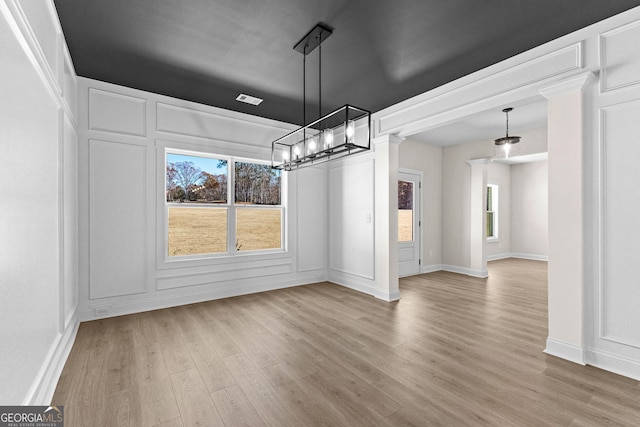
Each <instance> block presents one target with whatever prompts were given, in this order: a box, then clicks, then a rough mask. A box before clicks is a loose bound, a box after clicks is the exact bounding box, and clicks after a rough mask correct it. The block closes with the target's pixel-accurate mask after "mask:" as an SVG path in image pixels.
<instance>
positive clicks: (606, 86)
mask: <svg viewBox="0 0 640 427" xmlns="http://www.w3.org/2000/svg"><path fill="white" fill-rule="evenodd" d="M630 40H632V42H629V41H630ZM635 40H640V21H635V22H632V23H630V24H627V25H623V26H622V27H619V28H615V29H613V30H611V31H607V32H605V33H602V34H600V38H599V42H600V75H601V79H600V92H601V93H605V92H609V91H613V90H617V89H623V88H629V87H632V86H637V85H640V56H638V54H637V52H638V46H637V43H634V42H633V41H635Z"/></svg>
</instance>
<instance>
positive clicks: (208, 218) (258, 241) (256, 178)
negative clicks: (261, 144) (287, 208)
mask: <svg viewBox="0 0 640 427" xmlns="http://www.w3.org/2000/svg"><path fill="white" fill-rule="evenodd" d="M165 166H166V180H165V184H166V185H165V187H166V188H165V190H166V202H165V205H166V225H167V239H166V241H167V252H166V254H167V256H169V257H189V256H196V255H197V256H202V255H235V254H237V253H238V252H248V251H273V250H282V248H283V242H282V240H283V239H282V236H283V227H282V224H283V205H282V201H281V200H282V195H281V187H282V185H281V184H282V183H281V180H282V176H281V172H280V171H278V170H275V169H271V166H270V165H267V164H262V163H257V162H256V163H254V162H250V161H246V160H242V161H240V160H236V159H233V158H228V157H223V156H209V155H207V154H204V153H188V152H172V151H167V152H166V165H165Z"/></svg>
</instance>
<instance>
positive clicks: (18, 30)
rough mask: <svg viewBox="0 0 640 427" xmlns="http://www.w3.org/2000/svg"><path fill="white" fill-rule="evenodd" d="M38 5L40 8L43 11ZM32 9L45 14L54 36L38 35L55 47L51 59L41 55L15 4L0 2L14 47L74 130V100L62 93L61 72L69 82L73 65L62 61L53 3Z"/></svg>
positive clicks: (62, 46)
mask: <svg viewBox="0 0 640 427" xmlns="http://www.w3.org/2000/svg"><path fill="white" fill-rule="evenodd" d="M41 3H43V4H44V7H43V5H42V4H41ZM34 5H36V9H34V10H38V11H39V12H40V13H47V14H49V16H50V19H49V20H50V23H51V28H50V29H52V30H53V31H54V32H55V36H54V37H51V36H49V35H47V36H46V37H45V36H44V35H42V37H41V38H44V39H46V41H47V42H50V40H53V42H54V43H55V54H53V57H51V56H52V53H51V52H49V53H48V55H45V52H44V51H43V49H42V46H41V43H40V41H39V40H38V38H37V35H36V32H35V31H34V29H33V27H32V26H31V24H30V23H29V20H28V16H27V14H26V12H25V10H24V8H23V7H22V5H21V4H20V2H19V1H17V0H5V1H2V2H0V14H1V15H3V16H4V17H5V19H6V20H7V23H8V24H9V26H10V27H11V30H12V31H13V34H14V35H15V37H16V39H17V41H18V43H19V44H20V46H21V47H22V49H23V51H24V52H25V54H26V56H27V58H28V59H29V61H30V62H31V64H32V65H33V69H34V71H35V72H36V73H37V74H38V76H39V77H40V80H42V83H43V84H44V87H45V88H46V89H47V91H48V92H49V95H51V98H52V99H54V100H55V101H56V102H57V103H58V104H59V105H60V107H61V108H64V109H65V112H66V113H67V114H68V115H69V116H70V117H71V118H72V121H73V123H74V125H75V126H77V108H75V109H74V107H73V103H74V102H75V101H76V98H77V97H76V96H72V95H71V93H69V96H68V97H67V96H66V94H65V93H64V92H63V90H62V87H63V84H64V81H65V78H64V75H63V72H69V75H71V76H73V77H72V78H75V77H76V74H75V69H74V68H73V63H72V62H71V57H70V56H69V58H65V52H67V51H68V49H67V46H66V44H65V41H64V37H63V36H62V28H61V26H60V22H59V21H58V15H57V13H56V11H55V6H54V5H53V0H43V1H42V2H35V3H34ZM49 50H50V49H49ZM62 62H65V64H64V65H63V64H62ZM63 67H64V68H63ZM61 70H63V71H61ZM67 83H68V80H67Z"/></svg>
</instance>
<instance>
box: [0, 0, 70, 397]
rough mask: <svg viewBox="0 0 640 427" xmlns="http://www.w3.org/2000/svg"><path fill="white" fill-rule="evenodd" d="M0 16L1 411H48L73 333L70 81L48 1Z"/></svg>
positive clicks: (7, 6)
mask: <svg viewBox="0 0 640 427" xmlns="http://www.w3.org/2000/svg"><path fill="white" fill-rule="evenodd" d="M22 4H24V6H25V7H24V9H23V8H22V6H21V5H22ZM0 15H1V16H0V52H2V66H1V67H0V81H2V87H3V89H2V102H0V144H1V146H2V167H1V168H0V195H1V197H2V203H1V204H0V235H2V238H1V239H0V278H1V279H2V282H1V283H0V324H1V325H2V327H1V328H0V342H1V343H2V345H0V360H1V361H2V363H1V364H0V378H2V381H1V382H0V404H2V405H21V404H37V405H47V404H49V403H50V399H51V396H52V394H53V391H54V388H55V385H56V383H57V379H58V377H59V374H60V372H61V370H62V367H63V365H64V362H65V360H66V356H67V354H68V351H69V350H70V345H71V343H72V342H73V337H74V336H75V332H76V330H77V318H76V304H77V259H76V256H77V245H76V242H77V222H76V221H77V219H76V211H77V208H76V206H75V205H76V194H77V193H76V186H77V175H76V170H77V160H76V155H75V154H76V144H77V139H76V134H75V104H76V103H75V97H76V88H75V74H74V71H73V65H72V64H71V61H70V59H69V56H68V53H67V51H66V46H65V45H64V43H63V40H62V39H61V35H60V26H59V22H58V20H57V15H56V14H55V10H54V8H53V2H49V1H46V2H45V1H42V2H39V3H38V4H34V3H33V2H24V3H22V2H20V3H18V2H13V1H7V2H3V3H0ZM32 25H33V26H32ZM34 34H35V35H36V36H35V37H34V36H33V35H34Z"/></svg>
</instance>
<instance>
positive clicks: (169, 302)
mask: <svg viewBox="0 0 640 427" xmlns="http://www.w3.org/2000/svg"><path fill="white" fill-rule="evenodd" d="M323 281H324V278H323V277H322V276H319V275H314V274H306V275H297V276H294V277H290V278H287V279H284V280H283V279H282V278H281V277H279V276H271V277H267V278H258V279H251V280H247V281H233V282H228V283H227V285H226V286H223V287H218V288H215V289H208V290H205V291H202V290H200V291H193V292H184V291H182V292H180V293H178V294H176V293H173V294H170V293H168V291H165V292H162V293H155V294H149V295H143V296H142V298H136V299H133V298H131V299H125V300H114V301H113V302H111V303H109V304H106V305H105V304H102V305H88V306H87V307H84V308H82V309H81V310H80V311H79V319H80V321H81V322H85V321H90V320H95V319H103V318H108V317H114V316H123V315H127V314H133V313H141V312H144V311H150V310H160V309H164V308H169V307H177V306H180V305H186V304H196V303H199V302H205V301H211V300H216V299H221V298H230V297H236V296H241V295H247V294H255V293H259V292H266V291H273V290H276V289H284V288H290V287H295V286H303V285H309V284H312V283H319V282H323ZM101 307H108V309H107V310H103V311H102V312H99V313H98V314H96V310H95V309H96V308H101Z"/></svg>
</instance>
